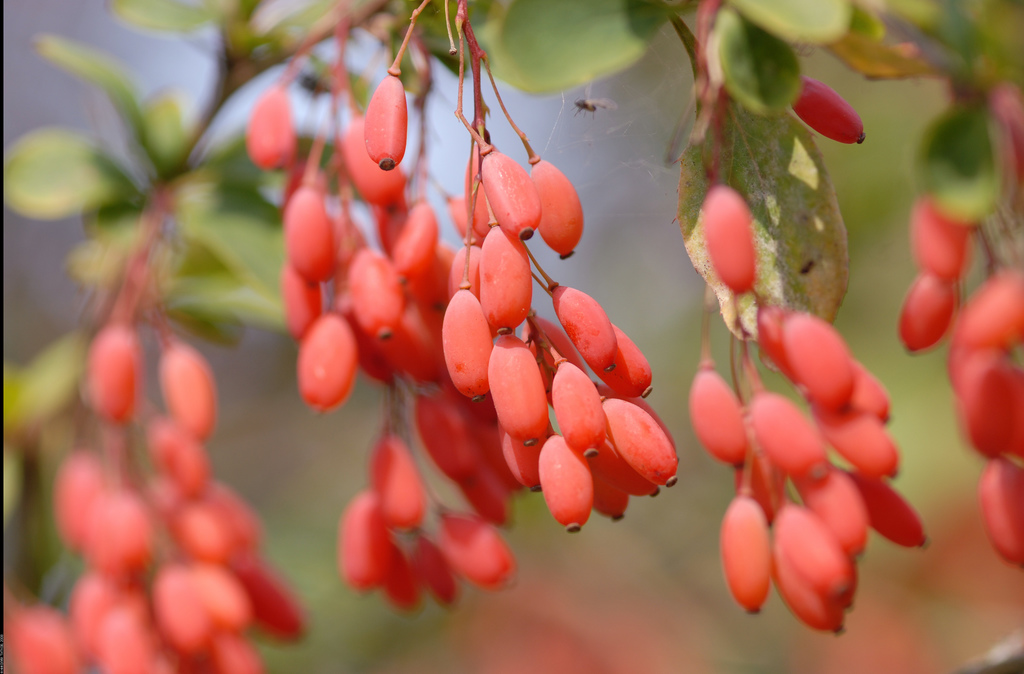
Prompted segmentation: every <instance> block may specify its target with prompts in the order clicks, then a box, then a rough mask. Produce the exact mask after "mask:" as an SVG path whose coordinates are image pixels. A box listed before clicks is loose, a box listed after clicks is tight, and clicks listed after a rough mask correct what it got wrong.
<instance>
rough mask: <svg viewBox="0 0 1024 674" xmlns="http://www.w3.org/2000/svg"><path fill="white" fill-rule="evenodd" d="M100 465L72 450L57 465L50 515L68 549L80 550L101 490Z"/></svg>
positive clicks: (103, 481) (92, 458) (87, 454)
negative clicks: (58, 466) (51, 514)
mask: <svg viewBox="0 0 1024 674" xmlns="http://www.w3.org/2000/svg"><path fill="white" fill-rule="evenodd" d="M104 483H105V480H104V476H103V466H102V465H101V464H100V462H99V460H98V459H97V458H96V457H95V456H94V455H93V454H91V453H89V452H85V451H82V450H77V451H74V452H72V453H71V454H70V455H68V457H67V458H66V459H64V462H63V463H62V464H61V467H60V471H59V472H58V473H57V479H56V482H55V484H54V488H53V509H54V517H55V518H56V520H57V530H58V531H59V532H60V535H61V538H62V539H63V540H64V543H65V545H67V546H68V547H69V548H71V549H72V550H82V549H83V548H84V547H85V545H86V541H87V537H88V532H89V519H90V515H89V513H90V511H91V510H92V507H93V504H94V503H96V502H97V500H99V499H100V497H101V496H102V494H103V489H104Z"/></svg>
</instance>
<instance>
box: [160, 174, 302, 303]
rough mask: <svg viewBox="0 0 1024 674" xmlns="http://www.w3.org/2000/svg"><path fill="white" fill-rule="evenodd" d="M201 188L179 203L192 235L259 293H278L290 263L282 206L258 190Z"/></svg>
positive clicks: (184, 225) (184, 226) (184, 223)
mask: <svg viewBox="0 0 1024 674" xmlns="http://www.w3.org/2000/svg"><path fill="white" fill-rule="evenodd" d="M196 187H197V189H193V190H192V193H191V194H188V195H186V196H185V197H184V198H183V200H182V201H181V202H180V203H179V208H178V218H179V222H180V223H181V226H182V230H183V232H184V233H185V235H186V237H187V238H189V239H191V240H193V241H195V242H197V243H199V244H201V245H203V246H205V247H206V248H207V249H209V250H210V252H212V253H213V254H214V255H216V256H217V257H218V258H219V259H220V260H221V261H222V262H223V263H224V265H225V266H226V267H227V268H228V269H230V270H231V271H232V272H233V273H234V274H235V275H236V276H237V277H238V278H239V279H240V280H241V281H243V282H245V283H247V284H250V285H251V286H253V288H254V289H255V290H256V291H257V292H258V293H259V294H261V295H263V296H265V297H276V296H277V294H278V283H279V282H278V278H279V276H280V273H281V266H282V264H284V238H283V234H282V231H281V216H280V214H279V213H278V210H277V208H276V207H275V206H273V205H272V204H270V203H268V202H267V201H266V200H265V199H264V198H263V197H262V196H261V195H260V194H259V192H257V191H255V190H246V189H240V188H229V187H221V188H216V187H209V186H206V187H202V186H196Z"/></svg>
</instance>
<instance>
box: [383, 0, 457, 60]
mask: <svg viewBox="0 0 1024 674" xmlns="http://www.w3.org/2000/svg"><path fill="white" fill-rule="evenodd" d="M429 2H430V0H423V2H421V3H420V6H419V7H417V8H416V9H414V10H412V15H411V16H410V17H409V28H408V29H407V30H406V31H405V39H404V40H402V46H401V47H399V48H398V53H397V54H395V61H394V63H392V64H391V67H390V68H388V75H391V76H393V77H398V76H399V75H401V74H402V67H401V66H402V57H403V56H405V48H406V47H408V46H409V39H410V38H411V37H412V29H413V28H415V27H416V18H417V17H418V16H419V15H420V12H422V11H423V8H424V7H426V6H427V4H428V3H429ZM445 5H446V6H447V2H446V3H445Z"/></svg>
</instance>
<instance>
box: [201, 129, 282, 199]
mask: <svg viewBox="0 0 1024 674" xmlns="http://www.w3.org/2000/svg"><path fill="white" fill-rule="evenodd" d="M201 170H202V172H204V173H207V174H212V176H207V177H212V180H213V182H216V183H220V184H222V185H234V186H239V187H246V188H253V189H254V188H256V187H257V186H259V185H262V184H264V183H266V182H267V180H268V176H269V175H271V174H273V173H274V172H273V171H263V170H262V169H260V168H258V167H257V166H256V165H255V164H253V163H252V160H250V159H249V152H248V150H246V147H245V136H244V135H243V134H238V135H237V136H234V137H232V138H230V139H229V140H227V141H225V142H223V143H220V144H219V145H217V146H216V147H214V148H213V149H212V150H211V151H210V153H209V154H208V155H207V156H206V157H205V159H204V160H203V162H202V169H201Z"/></svg>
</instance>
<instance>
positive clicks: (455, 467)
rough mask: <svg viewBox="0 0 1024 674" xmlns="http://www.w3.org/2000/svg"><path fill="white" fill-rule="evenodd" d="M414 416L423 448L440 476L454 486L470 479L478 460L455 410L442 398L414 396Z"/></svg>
mask: <svg viewBox="0 0 1024 674" xmlns="http://www.w3.org/2000/svg"><path fill="white" fill-rule="evenodd" d="M415 415H416V428H417V429H418V430H419V433H420V439H421V440H422V441H423V446H424V447H425V448H426V450H427V453H428V454H430V458H432V459H433V460H434V464H435V465H436V466H437V467H438V468H439V469H440V470H441V472H442V473H444V474H445V475H446V476H448V477H449V478H451V479H452V480H454V481H456V482H458V481H461V480H465V479H468V478H469V477H471V476H472V475H473V474H474V473H475V472H476V468H477V464H478V463H479V461H480V459H479V457H478V456H477V454H476V451H475V449H474V447H473V444H472V438H471V436H470V434H469V428H468V426H467V424H466V420H465V419H464V418H463V417H462V414H460V413H459V410H458V409H457V408H456V407H454V406H453V405H452V404H451V403H450V402H449V400H448V399H447V398H445V397H441V396H428V395H418V396H416V404H415Z"/></svg>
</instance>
